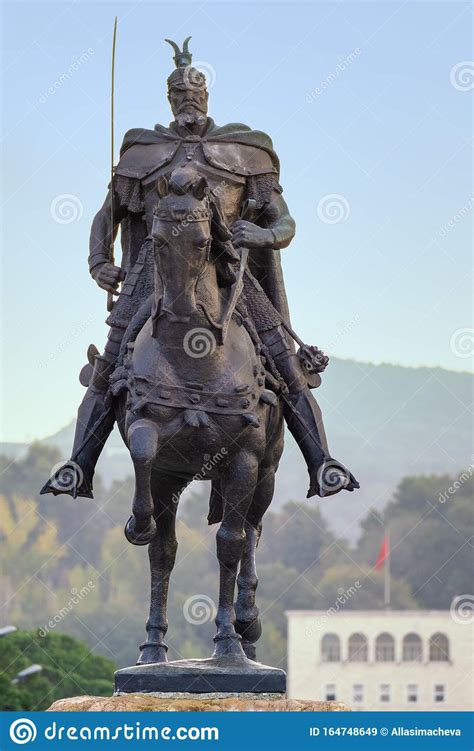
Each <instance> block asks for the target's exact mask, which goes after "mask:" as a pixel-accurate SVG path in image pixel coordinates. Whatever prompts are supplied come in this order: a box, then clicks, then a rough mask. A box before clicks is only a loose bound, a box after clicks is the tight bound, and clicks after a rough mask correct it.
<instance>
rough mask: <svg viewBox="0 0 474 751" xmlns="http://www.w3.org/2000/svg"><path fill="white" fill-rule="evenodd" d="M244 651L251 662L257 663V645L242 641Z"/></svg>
mask: <svg viewBox="0 0 474 751" xmlns="http://www.w3.org/2000/svg"><path fill="white" fill-rule="evenodd" d="M242 649H243V650H244V652H245V656H246V657H247V658H248V659H249V660H252V661H253V662H257V648H256V646H255V644H251V643H250V642H249V641H242Z"/></svg>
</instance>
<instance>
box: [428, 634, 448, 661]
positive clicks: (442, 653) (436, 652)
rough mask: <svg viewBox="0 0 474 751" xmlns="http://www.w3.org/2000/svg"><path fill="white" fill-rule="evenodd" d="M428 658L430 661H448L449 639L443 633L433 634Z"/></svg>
mask: <svg viewBox="0 0 474 751" xmlns="http://www.w3.org/2000/svg"><path fill="white" fill-rule="evenodd" d="M430 660H432V662H448V661H449V641H448V637H447V636H445V635H444V634H433V636H432V637H431V639H430Z"/></svg>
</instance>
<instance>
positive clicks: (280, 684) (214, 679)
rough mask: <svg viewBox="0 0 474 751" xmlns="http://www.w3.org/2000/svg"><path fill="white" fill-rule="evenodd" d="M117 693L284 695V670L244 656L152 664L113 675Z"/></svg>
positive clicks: (125, 669)
mask: <svg viewBox="0 0 474 751" xmlns="http://www.w3.org/2000/svg"><path fill="white" fill-rule="evenodd" d="M115 691H116V692H119V693H128V694H129V693H135V692H139V693H152V692H153V693H159V692H167V693H169V692H175V691H183V692H187V693H193V694H199V693H212V692H218V693H233V694H235V693H241V692H246V693H249V692H250V693H257V694H261V693H282V694H284V693H285V692H286V674H285V672H284V671H283V670H279V669H278V668H272V667H269V666H268V665H262V664H261V663H259V662H253V661H252V660H249V659H248V658H247V657H234V656H227V657H209V658H207V659H204V660H175V661H174V662H157V663H153V664H151V665H133V666H132V667H129V668H122V669H121V670H117V672H116V673H115Z"/></svg>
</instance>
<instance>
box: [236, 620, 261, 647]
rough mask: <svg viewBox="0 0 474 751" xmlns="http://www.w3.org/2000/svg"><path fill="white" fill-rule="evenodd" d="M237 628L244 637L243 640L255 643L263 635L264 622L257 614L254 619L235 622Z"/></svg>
mask: <svg viewBox="0 0 474 751" xmlns="http://www.w3.org/2000/svg"><path fill="white" fill-rule="evenodd" d="M235 630H236V631H237V633H238V634H240V636H241V637H242V639H243V641H247V642H250V643H252V644H253V643H254V642H256V641H258V640H259V639H260V637H261V635H262V622H261V621H260V618H259V617H258V616H257V617H256V618H254V619H253V621H239V620H237V621H236V622H235Z"/></svg>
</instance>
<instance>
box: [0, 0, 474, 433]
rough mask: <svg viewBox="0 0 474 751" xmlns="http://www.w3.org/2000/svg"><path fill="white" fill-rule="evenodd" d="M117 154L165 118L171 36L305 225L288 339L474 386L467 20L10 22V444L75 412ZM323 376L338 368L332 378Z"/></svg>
mask: <svg viewBox="0 0 474 751" xmlns="http://www.w3.org/2000/svg"><path fill="white" fill-rule="evenodd" d="M115 13H117V15H118V40H117V65H116V117H115V132H116V142H117V151H118V145H119V144H120V142H121V139H122V136H123V134H124V132H125V131H126V130H128V129H129V128H132V127H146V128H150V127H153V125H154V124H155V123H157V122H160V123H162V124H168V123H169V122H170V119H171V114H170V112H169V107H168V102H167V99H166V78H167V76H168V75H169V73H170V72H171V70H172V68H173V61H172V51H171V48H170V47H169V46H168V45H167V44H165V43H164V42H163V39H164V38H165V37H168V38H171V39H174V40H176V41H177V42H179V43H181V42H182V41H183V39H184V38H185V37H186V36H188V35H192V40H191V43H190V49H191V51H192V52H193V55H194V58H193V62H194V63H195V64H196V66H197V67H199V68H200V69H201V70H203V72H204V73H205V74H206V75H207V78H208V85H209V90H210V99H209V101H210V112H209V114H210V115H211V116H212V117H213V118H214V120H215V121H216V122H217V123H218V124H221V125H222V124H225V123H227V122H244V123H246V124H247V125H249V126H251V127H253V128H256V129H259V130H264V131H265V132H267V133H269V134H270V136H271V137H272V139H273V142H274V146H275V149H276V151H277V153H278V154H279V157H280V160H281V165H282V172H281V182H282V185H283V187H284V196H285V198H286V201H287V203H288V205H289V207H290V211H291V213H292V215H293V216H294V218H295V220H296V224H297V234H296V237H295V240H294V241H293V243H292V244H291V245H290V247H289V248H287V249H286V250H284V251H283V267H284V273H285V278H286V284H287V292H288V297H289V301H290V307H291V313H292V321H293V325H294V328H295V329H296V330H297V331H298V332H299V334H300V336H301V337H302V338H303V339H304V340H305V341H307V342H309V343H312V344H317V345H318V346H319V347H321V348H323V349H325V350H326V351H327V352H328V354H329V355H333V356H335V357H341V358H353V359H356V360H359V361H370V362H375V363H379V362H390V363H396V364H400V365H405V366H415V367H418V366H422V365H427V366H441V367H444V368H449V369H452V370H467V369H468V366H469V364H470V360H469V358H468V355H469V353H470V352H472V334H473V329H472V321H471V304H472V292H471V290H472V276H471V246H470V237H471V225H472V213H473V212H472V208H473V205H474V202H473V192H472V185H471V137H472V135H471V133H472V114H471V106H472V88H473V84H472V80H473V66H474V64H473V62H472V57H473V53H472V47H471V40H470V25H471V10H470V5H469V4H468V3H464V2H462V3H458V2H451V1H450V2H410V1H409V2H406V1H405V2H404V1H400V2H399V1H397V2H380V1H378V2H352V1H351V2H344V1H342V2H330V3H326V2H321V3H320V2H313V3H300V2H291V3H284V2H276V3H262V2H252V3H250V2H248V3H234V2H229V3H226V2H221V3H213V2H196V3H181V2H173V3H172V4H167V3H160V2H155V1H154V2H133V3H117V2H114V3H108V2H104V3H96V2H85V1H82V2H81V1H79V0H78V1H76V2H63V3H42V2H35V3H25V2H18V1H16V2H14V3H4V4H3V5H2V36H3V38H2V79H3V80H2V83H3V86H2V91H3V95H2V164H3V169H2V234H3V238H2V240H3V242H2V249H3V250H2V285H3V294H2V324H3V326H2V345H3V350H2V360H1V362H2V394H3V400H2V401H3V412H2V420H1V427H2V435H1V438H2V440H5V441H30V440H33V439H35V438H42V437H45V436H47V435H50V434H52V433H54V432H55V431H57V430H59V429H60V428H61V427H63V426H64V425H65V424H66V423H68V422H69V421H70V420H71V419H72V417H73V416H74V415H75V411H76V408H77V405H78V403H79V401H80V399H81V398H82V395H83V389H82V387H81V386H80V385H79V382H78V378H77V376H78V372H79V370H80V368H81V366H82V365H83V364H84V363H85V353H86V350H87V346H88V345H89V343H91V342H94V343H95V344H96V345H97V346H98V347H99V348H100V349H102V347H103V346H104V343H105V339H106V335H107V326H106V325H105V323H104V320H105V317H106V293H105V292H103V291H102V290H100V289H99V288H98V287H96V286H95V284H94V282H93V281H92V279H91V278H90V276H89V274H88V269H87V254H88V235H89V229H90V224H91V221H92V219H93V216H94V214H95V213H96V211H97V210H98V209H99V208H100V206H101V204H102V201H103V198H104V197H105V193H106V186H107V183H108V179H109V172H110V102H109V97H110V93H109V90H110V55H111V41H112V27H113V18H114V14H115ZM328 372H329V371H328Z"/></svg>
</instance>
